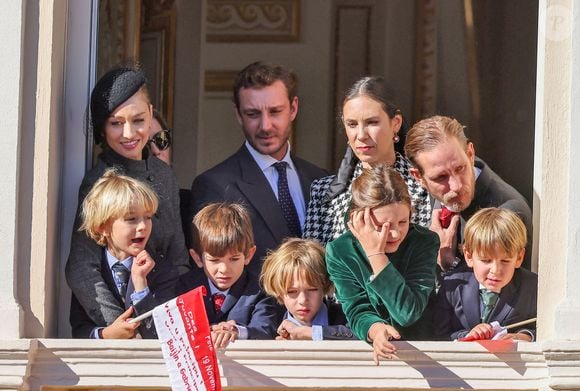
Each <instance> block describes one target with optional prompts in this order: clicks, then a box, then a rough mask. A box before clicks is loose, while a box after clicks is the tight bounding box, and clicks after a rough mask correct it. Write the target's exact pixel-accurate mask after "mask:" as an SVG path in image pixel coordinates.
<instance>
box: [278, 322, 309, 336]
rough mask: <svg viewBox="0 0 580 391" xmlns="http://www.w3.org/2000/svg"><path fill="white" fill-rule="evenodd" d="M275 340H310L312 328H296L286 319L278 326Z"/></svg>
mask: <svg viewBox="0 0 580 391" xmlns="http://www.w3.org/2000/svg"><path fill="white" fill-rule="evenodd" d="M276 339H291V340H312V327H309V326H297V325H296V324H294V323H292V322H290V321H289V320H288V319H284V320H283V321H282V323H280V326H278V337H276Z"/></svg>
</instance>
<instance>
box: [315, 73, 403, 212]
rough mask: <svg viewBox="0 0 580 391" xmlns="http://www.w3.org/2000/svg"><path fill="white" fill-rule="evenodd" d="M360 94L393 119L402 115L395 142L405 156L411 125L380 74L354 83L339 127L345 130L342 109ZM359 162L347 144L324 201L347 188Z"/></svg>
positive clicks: (339, 120) (347, 92) (398, 149)
mask: <svg viewBox="0 0 580 391" xmlns="http://www.w3.org/2000/svg"><path fill="white" fill-rule="evenodd" d="M359 96H368V97H369V98H371V99H373V100H374V101H376V102H379V103H380V104H381V106H382V108H383V110H384V112H385V113H387V115H388V116H389V118H391V119H392V118H393V117H394V116H395V115H397V114H400V115H401V117H402V123H401V128H400V129H399V132H398V133H397V135H398V136H399V142H398V143H395V151H396V152H399V153H400V154H401V155H403V156H404V155H405V151H404V146H405V138H406V137H407V132H408V131H409V125H408V124H407V121H405V117H403V114H402V113H401V110H400V109H399V106H398V105H397V104H395V103H394V102H395V98H394V95H393V94H392V93H391V91H389V89H388V88H387V84H386V82H385V79H384V78H382V77H380V76H365V77H363V78H362V79H359V80H357V81H356V82H355V83H354V84H353V85H352V87H350V88H349V89H348V90H347V91H346V93H345V94H344V99H343V100H342V105H341V107H340V109H339V113H338V117H337V122H338V124H339V127H341V128H342V129H343V130H344V123H343V122H342V115H343V113H342V110H343V108H344V105H345V104H346V102H348V101H349V100H352V99H354V98H358V97H359ZM358 162H359V160H358V158H357V157H356V155H355V154H354V153H353V151H352V149H351V148H350V146H347V147H346V152H345V154H344V157H343V159H342V161H341V162H340V167H339V168H338V171H337V173H336V177H335V178H334V180H333V181H332V182H331V183H330V188H329V191H328V192H327V193H326V195H325V197H324V202H329V201H330V200H332V199H334V198H335V197H336V196H338V195H339V194H342V193H343V192H344V191H345V190H346V189H347V187H348V185H349V183H350V179H351V178H352V175H353V173H354V170H355V168H356V165H357V164H358Z"/></svg>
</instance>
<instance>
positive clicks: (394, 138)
mask: <svg viewBox="0 0 580 391" xmlns="http://www.w3.org/2000/svg"><path fill="white" fill-rule="evenodd" d="M399 140H401V138H400V137H399V135H398V134H396V133H395V136H394V137H393V142H394V143H395V144H396V143H398V142H399Z"/></svg>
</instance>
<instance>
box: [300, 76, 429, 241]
mask: <svg viewBox="0 0 580 391" xmlns="http://www.w3.org/2000/svg"><path fill="white" fill-rule="evenodd" d="M392 102H393V99H392V98H391V95H390V94H389V92H388V90H387V87H386V83H385V80H384V79H383V78H382V77H375V76H367V77H364V78H362V79H360V80H358V81H357V82H356V83H354V85H353V86H352V87H351V88H350V89H349V90H348V91H347V93H346V95H345V98H344V100H343V103H342V112H341V114H340V123H341V124H342V126H343V127H344V130H345V133H346V137H347V140H348V148H347V151H346V154H345V156H344V158H343V160H342V163H341V165H340V168H339V170H338V173H337V174H336V175H331V176H327V177H324V178H321V179H318V180H315V181H314V182H312V185H311V187H310V203H309V204H308V210H307V213H306V222H305V225H304V233H303V236H304V237H305V238H312V239H317V240H318V241H320V242H321V243H323V244H326V243H328V242H330V241H332V240H334V239H336V238H337V237H339V236H340V235H341V234H343V233H344V232H345V231H346V221H347V219H348V216H347V212H348V210H349V209H350V202H351V184H352V181H353V180H354V179H355V178H357V177H358V176H359V175H360V174H361V173H362V171H363V169H365V168H369V167H372V166H374V165H376V164H380V163H389V164H390V165H391V166H393V167H394V168H395V170H397V172H398V173H399V174H400V175H401V177H402V178H403V180H404V181H405V183H406V184H407V187H408V189H409V193H410V195H411V202H412V208H413V215H412V217H411V222H412V223H414V224H418V225H421V226H424V227H428V226H429V223H430V220H431V203H430V201H429V193H428V192H427V191H426V190H425V189H423V188H422V187H421V185H420V184H419V182H417V181H416V180H415V179H414V178H413V176H412V175H411V173H410V172H409V169H410V168H411V163H410V162H409V161H408V160H407V159H406V158H405V157H404V156H403V145H404V136H405V134H406V132H407V130H408V127H407V125H406V123H405V121H404V119H403V115H402V114H401V111H400V110H399V108H398V106H397V105H395V104H394V103H392Z"/></svg>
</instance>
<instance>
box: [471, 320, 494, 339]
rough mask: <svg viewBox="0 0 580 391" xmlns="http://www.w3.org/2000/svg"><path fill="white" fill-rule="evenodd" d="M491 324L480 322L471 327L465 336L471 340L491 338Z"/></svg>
mask: <svg viewBox="0 0 580 391" xmlns="http://www.w3.org/2000/svg"><path fill="white" fill-rule="evenodd" d="M493 333H494V331H493V326H492V325H490V324H489V323H480V324H478V325H477V326H475V327H474V328H472V329H471V331H470V332H469V334H467V336H466V338H471V339H473V340H477V339H492V338H493Z"/></svg>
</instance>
